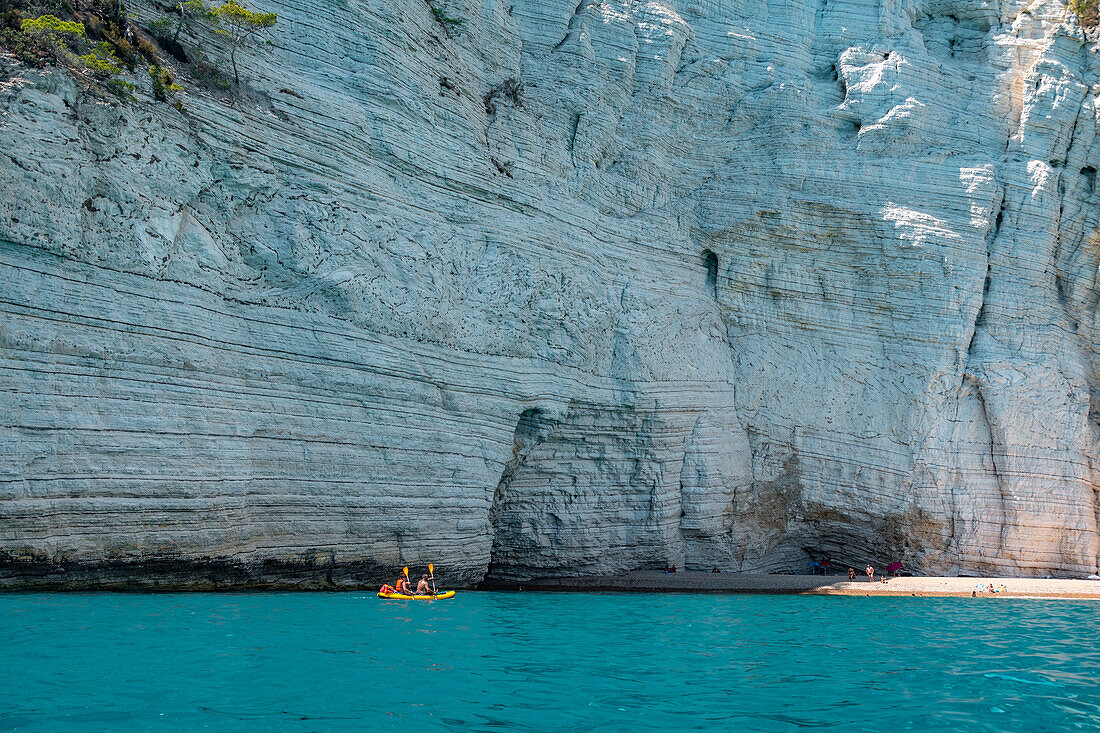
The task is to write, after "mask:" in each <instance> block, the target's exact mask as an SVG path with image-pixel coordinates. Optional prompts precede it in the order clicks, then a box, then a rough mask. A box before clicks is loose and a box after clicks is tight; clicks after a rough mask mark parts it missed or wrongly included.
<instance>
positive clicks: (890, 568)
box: [886, 560, 901, 575]
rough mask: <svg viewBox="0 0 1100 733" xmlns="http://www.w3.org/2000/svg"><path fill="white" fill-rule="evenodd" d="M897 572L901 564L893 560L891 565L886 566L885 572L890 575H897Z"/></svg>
mask: <svg viewBox="0 0 1100 733" xmlns="http://www.w3.org/2000/svg"><path fill="white" fill-rule="evenodd" d="M899 570H901V563H900V562H898V561H897V560H894V561H893V562H892V563H890V564H889V565H887V566H886V572H888V573H890V574H891V575H897V573H898V571H899Z"/></svg>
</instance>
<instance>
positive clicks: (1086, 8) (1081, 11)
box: [1066, 0, 1100, 28]
mask: <svg viewBox="0 0 1100 733" xmlns="http://www.w3.org/2000/svg"><path fill="white" fill-rule="evenodd" d="M1066 9H1067V10H1071V11H1073V13H1074V15H1076V16H1077V22H1078V23H1080V24H1081V27H1083V28H1095V27H1096V25H1097V23H1100V12H1098V8H1097V0H1069V4H1068V5H1066Z"/></svg>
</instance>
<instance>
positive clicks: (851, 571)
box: [848, 568, 856, 582]
mask: <svg viewBox="0 0 1100 733" xmlns="http://www.w3.org/2000/svg"><path fill="white" fill-rule="evenodd" d="M855 579H856V571H855V569H853V568H848V581H849V582H851V581H853V580H855Z"/></svg>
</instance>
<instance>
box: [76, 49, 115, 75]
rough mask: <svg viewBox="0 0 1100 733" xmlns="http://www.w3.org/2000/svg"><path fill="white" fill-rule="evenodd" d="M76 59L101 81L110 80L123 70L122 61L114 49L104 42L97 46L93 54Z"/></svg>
mask: <svg viewBox="0 0 1100 733" xmlns="http://www.w3.org/2000/svg"><path fill="white" fill-rule="evenodd" d="M76 59H77V61H78V62H79V63H80V65H82V66H84V68H86V69H87V70H88V71H90V72H92V75H93V76H96V77H99V78H100V79H109V78H111V77H112V76H114V75H115V74H117V73H118V72H119V71H121V70H122V67H121V65H122V61H121V60H119V58H118V56H116V55H115V49H114V47H113V46H111V44H109V43H105V42H102V41H101V42H99V43H97V44H96V45H95V48H94V49H92V52H91V53H89V54H85V55H83V56H77V57H76Z"/></svg>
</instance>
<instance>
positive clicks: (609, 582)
mask: <svg viewBox="0 0 1100 733" xmlns="http://www.w3.org/2000/svg"><path fill="white" fill-rule="evenodd" d="M990 584H992V585H993V587H994V588H996V589H997V592H995V593H990V592H988V590H978V588H979V587H981V588H988V587H989V585H990ZM481 587H482V588H485V589H489V588H491V589H495V590H519V589H522V590H550V591H581V592H591V591H615V592H639V593H758V594H778V595H837V596H939V597H949V596H960V597H961V596H970V595H971V594H972V593H976V594H977V596H978V597H983V598H984V597H990V598H1079V599H1100V581H1096V580H1079V579H1067V578H977V577H954V578H951V577H927V576H925V577H898V578H890V579H889V580H888V581H887V582H886V583H882V582H879V581H878V580H876V581H875V582H870V581H869V580H867V578H866V577H863V578H859V579H857V580H855V581H852V582H849V581H848V580H847V579H846V577H845V576H841V575H761V574H750V573H701V572H684V573H672V574H667V573H663V572H660V571H657V570H639V571H635V572H632V573H624V574H622V575H614V576H584V577H578V578H540V579H536V580H529V581H526V582H522V583H499V582H489V583H483V584H482V586H481ZM1002 587H1003V588H1004V590H1001V588H1002Z"/></svg>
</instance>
